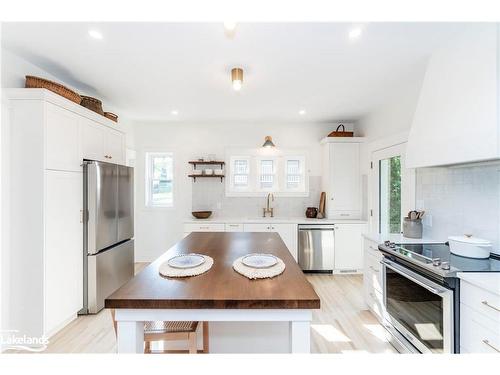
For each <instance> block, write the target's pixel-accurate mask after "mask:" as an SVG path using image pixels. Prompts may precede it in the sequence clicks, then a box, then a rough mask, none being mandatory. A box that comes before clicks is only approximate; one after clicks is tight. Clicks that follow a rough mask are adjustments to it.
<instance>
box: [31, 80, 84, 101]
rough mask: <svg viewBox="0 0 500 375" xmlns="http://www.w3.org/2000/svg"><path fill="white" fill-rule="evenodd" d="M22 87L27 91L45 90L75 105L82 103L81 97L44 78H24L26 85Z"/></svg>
mask: <svg viewBox="0 0 500 375" xmlns="http://www.w3.org/2000/svg"><path fill="white" fill-rule="evenodd" d="M24 86H25V87H26V88H29V89H47V90H49V91H52V92H54V93H56V94H57V95H60V96H62V97H63V98H66V99H68V100H71V101H72V102H75V103H76V104H80V102H81V101H82V97H81V96H80V95H78V94H77V93H76V92H74V91H73V90H70V89H68V88H67V87H66V86H63V85H61V84H60V83H57V82H53V81H49V80H48V79H45V78H40V77H35V76H26V83H25V85H24Z"/></svg>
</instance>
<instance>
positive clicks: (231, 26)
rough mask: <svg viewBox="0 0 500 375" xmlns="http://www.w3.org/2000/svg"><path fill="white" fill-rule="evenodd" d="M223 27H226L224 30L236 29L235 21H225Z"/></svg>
mask: <svg viewBox="0 0 500 375" xmlns="http://www.w3.org/2000/svg"><path fill="white" fill-rule="evenodd" d="M224 29H226V31H229V32H231V31H234V30H235V29H236V22H233V21H225V22H224Z"/></svg>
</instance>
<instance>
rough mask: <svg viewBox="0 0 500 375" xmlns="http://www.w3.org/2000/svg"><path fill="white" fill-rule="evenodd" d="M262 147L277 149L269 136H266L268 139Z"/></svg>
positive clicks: (265, 139)
mask: <svg viewBox="0 0 500 375" xmlns="http://www.w3.org/2000/svg"><path fill="white" fill-rule="evenodd" d="M262 147H265V148H271V147H276V145H275V144H274V143H273V138H272V137H271V136H270V135H268V136H266V138H264V144H263V145H262Z"/></svg>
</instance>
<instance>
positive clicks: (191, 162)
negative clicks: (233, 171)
mask: <svg viewBox="0 0 500 375" xmlns="http://www.w3.org/2000/svg"><path fill="white" fill-rule="evenodd" d="M188 163H189V164H191V165H192V166H193V168H194V169H196V166H197V165H220V167H221V168H224V164H226V162H224V161H215V160H212V161H190V162H188Z"/></svg>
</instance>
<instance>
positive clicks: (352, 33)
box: [349, 27, 363, 39]
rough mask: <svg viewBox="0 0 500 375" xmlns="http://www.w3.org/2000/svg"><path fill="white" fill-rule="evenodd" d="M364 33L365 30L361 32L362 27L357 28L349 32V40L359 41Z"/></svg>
mask: <svg viewBox="0 0 500 375" xmlns="http://www.w3.org/2000/svg"><path fill="white" fill-rule="evenodd" d="M362 33H363V30H361V28H360V27H356V28H354V29H352V30H351V31H349V39H358V38H359V37H360V36H361V34H362Z"/></svg>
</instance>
